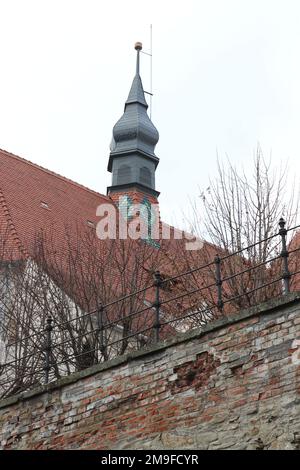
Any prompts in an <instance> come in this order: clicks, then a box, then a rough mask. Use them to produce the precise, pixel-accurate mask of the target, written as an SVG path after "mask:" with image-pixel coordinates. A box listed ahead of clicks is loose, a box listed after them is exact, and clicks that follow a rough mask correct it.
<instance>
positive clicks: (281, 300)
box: [0, 292, 300, 409]
mask: <svg viewBox="0 0 300 470" xmlns="http://www.w3.org/2000/svg"><path fill="white" fill-rule="evenodd" d="M298 303H300V292H295V293H290V294H287V295H284V296H282V297H277V298H274V299H271V300H268V301H267V302H264V303H262V304H259V305H255V306H253V307H250V308H248V309H243V310H241V311H240V312H239V313H237V314H233V315H231V316H226V317H223V318H219V319H217V320H215V321H213V322H210V323H208V324H207V325H205V326H203V327H201V328H197V329H194V330H191V331H188V332H186V333H178V334H177V335H175V336H174V337H173V338H169V339H167V340H164V341H160V342H158V343H156V344H152V345H151V346H149V347H148V348H145V349H140V350H137V351H132V352H130V353H127V354H123V355H122V356H117V357H115V358H114V359H111V360H109V361H106V362H103V363H101V364H96V365H94V366H92V367H89V368H87V369H84V370H82V371H79V372H74V373H73V374H70V375H68V376H66V377H63V378H61V379H59V380H56V381H55V382H50V383H49V384H47V385H41V386H39V387H38V388H35V389H32V390H28V391H26V392H21V393H18V394H17V395H13V396H11V397H8V398H4V399H3V400H0V409H2V408H6V407H8V406H11V405H14V404H16V403H19V402H23V401H25V400H28V399H30V398H33V397H36V396H38V395H42V394H43V393H50V392H53V391H54V390H57V389H59V388H62V387H65V386H66V385H70V384H73V383H76V382H78V381H79V380H82V379H83V378H86V377H90V376H92V375H95V374H98V373H99V372H103V371H106V370H109V369H112V368H115V367H118V366H120V365H124V364H126V363H129V362H131V361H134V360H136V359H140V358H142V357H144V356H148V355H150V354H154V353H157V352H159V351H163V350H165V349H167V348H169V347H171V346H174V345H176V344H180V343H184V342H187V341H190V340H193V339H197V338H200V337H203V336H205V335H207V334H208V333H211V332H214V331H217V330H219V329H222V328H225V327H227V326H230V325H234V324H235V323H239V322H241V321H243V320H247V319H249V318H252V317H256V316H260V315H270V314H272V313H274V312H276V311H277V310H279V309H282V307H284V308H285V307H288V306H290V305H291V304H296V305H297V304H298Z"/></svg>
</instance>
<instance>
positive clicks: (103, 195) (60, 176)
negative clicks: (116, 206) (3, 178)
mask: <svg viewBox="0 0 300 470" xmlns="http://www.w3.org/2000/svg"><path fill="white" fill-rule="evenodd" d="M0 152H2V153H5V154H6V155H9V156H10V157H12V158H15V159H17V160H20V161H22V162H24V163H26V164H27V165H31V166H34V167H35V168H38V169H39V170H42V171H45V172H46V173H49V174H50V175H53V176H55V177H56V178H59V179H62V180H64V181H67V182H68V183H71V184H73V185H74V186H77V187H79V188H81V189H84V190H86V191H89V192H90V193H92V194H96V195H97V196H101V197H103V198H104V199H107V200H110V198H109V197H108V196H105V194H101V193H98V192H97V191H94V190H93V189H90V188H88V187H87V186H84V185H83V184H80V183H77V181H73V180H71V179H70V178H67V177H66V176H63V175H60V174H59V173H56V172H55V171H52V170H49V169H48V168H45V167H43V166H41V165H38V164H37V163H34V162H32V161H30V160H27V159H26V158H23V157H20V156H19V155H15V154H14V153H11V152H8V151H7V150H4V149H1V148H0Z"/></svg>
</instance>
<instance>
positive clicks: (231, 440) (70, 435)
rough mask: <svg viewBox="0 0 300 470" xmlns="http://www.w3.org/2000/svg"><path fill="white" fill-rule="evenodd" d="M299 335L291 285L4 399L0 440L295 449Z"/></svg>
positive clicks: (44, 444)
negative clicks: (257, 302)
mask: <svg viewBox="0 0 300 470" xmlns="http://www.w3.org/2000/svg"><path fill="white" fill-rule="evenodd" d="M297 340H298V341H297ZM299 340H300V295H299V294H290V295H289V296H287V297H285V298H283V299H280V300H274V301H272V302H268V303H266V304H264V305H261V306H260V307H255V308H251V309H249V310H247V311H243V312H241V313H240V314H239V315H238V316H234V317H232V318H229V319H223V320H218V321H216V322H214V323H213V324H210V325H208V326H207V327H206V328H205V329H204V330H203V331H199V330H198V331H193V332H189V333H188V334H184V335H181V336H177V337H176V338H173V339H172V340H171V341H168V342H166V343H159V344H157V345H156V346H154V347H152V348H151V349H149V350H147V351H139V352H135V353H132V354H130V355H126V356H122V357H119V358H116V359H114V360H112V361H110V362H108V363H105V364H102V365H98V366H94V367H93V368H90V369H87V370H85V371H82V372H80V373H77V374H73V375H72V376H69V377H67V378H65V379H63V380H60V381H58V382H56V383H53V384H49V385H48V386H47V387H43V388H40V389H38V390H35V391H31V392H27V393H24V394H21V395H18V396H15V397H11V398H8V399H6V400H2V401H1V402H0V442H1V448H2V449H62V448H65V449H79V448H80V449H300V396H299V393H300V365H299V364H300V354H299V345H300V341H299ZM297 348H298V349H297Z"/></svg>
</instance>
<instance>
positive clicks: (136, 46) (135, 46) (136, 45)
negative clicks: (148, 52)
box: [134, 42, 143, 51]
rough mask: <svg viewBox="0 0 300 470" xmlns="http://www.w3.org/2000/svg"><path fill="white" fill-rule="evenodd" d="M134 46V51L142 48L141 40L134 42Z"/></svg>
mask: <svg viewBox="0 0 300 470" xmlns="http://www.w3.org/2000/svg"><path fill="white" fill-rule="evenodd" d="M134 48H135V50H136V51H141V50H142V49H143V44H142V43H141V42H136V43H135V45H134Z"/></svg>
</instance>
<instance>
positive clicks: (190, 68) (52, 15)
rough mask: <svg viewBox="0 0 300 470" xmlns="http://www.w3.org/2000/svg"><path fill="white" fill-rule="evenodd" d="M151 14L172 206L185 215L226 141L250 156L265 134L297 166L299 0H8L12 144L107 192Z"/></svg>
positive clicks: (166, 208) (7, 117)
mask: <svg viewBox="0 0 300 470" xmlns="http://www.w3.org/2000/svg"><path fill="white" fill-rule="evenodd" d="M151 23H152V24H153V91H154V94H155V96H154V99H153V116H152V118H153V122H154V124H155V125H156V127H157V128H158V130H159V133H160V141H159V143H158V145H157V147H156V154H157V156H158V157H159V158H160V164H159V166H158V169H157V173H156V174H157V189H158V190H159V191H161V196H160V205H161V212H162V217H163V218H164V219H165V220H166V221H168V222H175V221H176V222H177V223H179V224H180V220H181V213H182V211H183V210H185V208H186V207H187V204H188V203H187V201H188V197H192V198H193V197H194V196H196V195H197V194H198V193H199V190H198V186H199V187H200V188H201V189H203V188H206V186H207V185H208V180H209V177H210V176H211V177H213V175H214V173H215V171H216V154H217V152H218V154H219V156H220V157H221V158H222V157H224V158H225V155H226V154H228V155H229V156H230V158H231V159H232V160H233V161H235V162H241V163H242V164H243V165H244V167H245V168H247V165H249V161H250V160H251V158H252V156H253V153H254V151H255V148H256V146H257V143H258V142H259V143H260V145H261V147H262V149H263V152H264V154H265V155H266V156H268V155H269V154H270V152H272V155H273V159H274V163H276V162H280V161H286V160H287V159H288V160H289V165H290V167H292V168H293V173H295V174H296V175H297V173H298V172H299V170H300V139H299V136H300V132H299V130H300V126H299V124H300V2H299V0H295V1H293V0H278V1H276V0H195V1H193V0H185V1H183V0H181V1H175V0H160V1H156V0H151V1H145V0H138V1H135V0H110V1H108V0H107V1H103V0H59V1H58V0H26V1H24V0H0V147H1V148H4V149H6V150H8V151H11V152H13V153H16V154H18V155H20V156H22V157H24V158H27V159H29V160H31V161H33V162H35V163H38V164H40V165H43V166H45V167H46V168H49V169H51V170H53V171H56V172H58V173H60V174H62V175H64V176H66V177H69V178H71V179H73V180H75V181H78V182H79V183H82V184H84V185H86V186H88V187H90V188H92V189H95V190H97V191H99V192H101V193H104V194H105V193H106V186H108V185H109V184H110V178H111V175H110V174H109V173H107V171H106V167H107V162H108V156H109V144H110V140H111V133H112V127H113V125H114V124H115V122H116V121H117V119H118V118H119V117H120V116H121V114H122V112H123V107H124V102H125V100H126V98H127V95H128V92H129V88H130V85H131V82H132V79H133V76H134V72H135V51H134V49H133V45H134V43H135V41H142V42H143V45H144V50H145V51H147V49H148V48H149V25H150V24H151ZM141 66H142V70H141V75H142V78H143V83H144V88H145V89H146V90H147V89H149V59H148V57H146V56H142V64H141Z"/></svg>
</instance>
